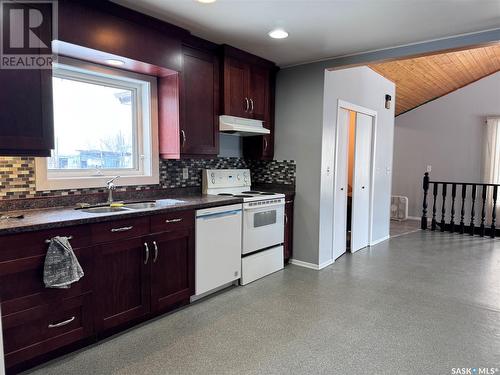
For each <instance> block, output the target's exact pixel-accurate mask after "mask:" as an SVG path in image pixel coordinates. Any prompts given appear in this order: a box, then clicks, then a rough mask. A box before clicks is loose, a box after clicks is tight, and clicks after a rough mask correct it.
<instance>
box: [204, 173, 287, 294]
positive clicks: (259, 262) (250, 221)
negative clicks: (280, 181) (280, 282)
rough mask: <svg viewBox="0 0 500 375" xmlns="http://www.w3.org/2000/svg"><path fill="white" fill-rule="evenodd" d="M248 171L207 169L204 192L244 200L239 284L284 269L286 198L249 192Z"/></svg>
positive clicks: (278, 195) (273, 194) (272, 194)
mask: <svg viewBox="0 0 500 375" xmlns="http://www.w3.org/2000/svg"><path fill="white" fill-rule="evenodd" d="M251 186H252V183H251V177H250V170H249V169H206V170H204V171H203V193H204V194H208V195H221V196H234V197H237V198H242V199H243V224H242V225H243V230H242V251H241V254H242V261H241V266H242V269H241V280H240V282H241V284H242V285H245V284H248V283H250V282H252V281H254V280H257V279H259V278H261V277H264V276H266V275H268V274H270V273H272V272H275V271H278V270H280V269H282V268H283V241H284V233H285V219H284V217H285V195H284V194H280V193H269V192H260V191H255V190H251Z"/></svg>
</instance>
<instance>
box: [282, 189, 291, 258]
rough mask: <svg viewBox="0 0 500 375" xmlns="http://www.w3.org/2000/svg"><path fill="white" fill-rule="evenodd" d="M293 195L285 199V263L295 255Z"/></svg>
mask: <svg viewBox="0 0 500 375" xmlns="http://www.w3.org/2000/svg"><path fill="white" fill-rule="evenodd" d="M293 203H294V201H293V197H288V196H287V197H286V201H285V242H284V245H283V252H284V254H283V255H284V258H285V263H288V262H289V261H290V259H291V258H292V255H293Z"/></svg>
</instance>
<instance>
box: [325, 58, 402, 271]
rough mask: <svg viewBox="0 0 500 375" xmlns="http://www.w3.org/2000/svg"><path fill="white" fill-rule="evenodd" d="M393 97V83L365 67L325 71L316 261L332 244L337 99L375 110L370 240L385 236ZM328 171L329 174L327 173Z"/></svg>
mask: <svg viewBox="0 0 500 375" xmlns="http://www.w3.org/2000/svg"><path fill="white" fill-rule="evenodd" d="M386 94H388V95H391V96H392V98H394V97H395V85H394V83H393V82H391V81H389V80H388V79H386V78H384V77H382V76H381V75H380V74H378V73H375V72H374V71H373V70H371V69H370V68H368V67H366V66H362V67H356V68H351V69H342V70H336V71H328V72H327V73H326V78H325V96H324V104H323V111H324V122H323V142H322V173H321V176H322V178H321V201H320V207H321V209H320V223H321V224H320V225H321V228H320V240H319V241H320V246H319V249H320V253H319V261H320V264H321V263H325V262H327V261H328V260H331V259H332V243H333V238H332V234H333V230H332V228H333V225H334V223H333V221H332V219H333V210H334V202H333V191H334V188H333V187H334V179H335V173H333V172H334V165H335V137H336V129H337V106H338V101H339V100H344V101H347V102H349V103H351V104H355V105H358V106H362V107H365V108H367V109H370V110H372V111H376V112H377V120H376V129H375V134H374V141H375V145H374V146H375V158H374V163H375V167H374V171H375V175H374V185H373V186H372V189H373V197H374V203H373V214H372V217H373V219H372V224H371V225H372V238H371V241H370V242H371V243H374V242H378V241H380V240H383V239H385V238H386V237H387V236H389V219H390V197H391V182H392V176H391V169H392V155H393V152H392V151H393V148H392V145H393V135H394V103H393V105H392V106H391V109H386V108H385V95H386ZM328 170H330V171H331V173H328Z"/></svg>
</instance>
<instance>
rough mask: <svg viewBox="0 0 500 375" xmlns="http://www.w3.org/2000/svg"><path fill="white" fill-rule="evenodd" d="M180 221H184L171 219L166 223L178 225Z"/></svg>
mask: <svg viewBox="0 0 500 375" xmlns="http://www.w3.org/2000/svg"><path fill="white" fill-rule="evenodd" d="M180 221H182V219H170V220H169V219H167V220H165V223H167V224H168V223H178V222H180Z"/></svg>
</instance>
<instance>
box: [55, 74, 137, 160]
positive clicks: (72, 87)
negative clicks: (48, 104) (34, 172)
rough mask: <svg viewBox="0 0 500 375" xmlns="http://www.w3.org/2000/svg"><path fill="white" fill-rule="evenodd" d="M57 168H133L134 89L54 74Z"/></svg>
mask: <svg viewBox="0 0 500 375" xmlns="http://www.w3.org/2000/svg"><path fill="white" fill-rule="evenodd" d="M53 91H54V92H53V98H54V131H55V149H54V150H53V151H52V156H51V157H50V158H49V160H48V168H49V170H54V169H77V170H78V169H117V168H134V167H135V164H136V163H135V160H136V158H135V157H134V155H133V154H134V149H135V147H133V145H134V142H135V132H134V121H133V113H134V111H133V108H132V105H133V103H134V102H135V100H134V97H133V91H132V90H128V89H123V88H116V87H110V86H105V85H100V84H94V83H88V82H80V81H77V80H72V79H68V78H61V77H53Z"/></svg>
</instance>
